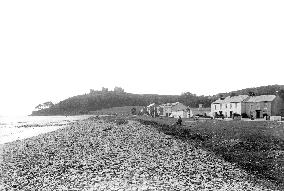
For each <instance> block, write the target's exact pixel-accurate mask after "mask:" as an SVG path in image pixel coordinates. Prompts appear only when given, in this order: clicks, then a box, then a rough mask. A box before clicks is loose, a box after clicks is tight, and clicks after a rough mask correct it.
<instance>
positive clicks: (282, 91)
mask: <svg viewBox="0 0 284 191" xmlns="http://www.w3.org/2000/svg"><path fill="white" fill-rule="evenodd" d="M278 95H279V97H281V98H282V99H283V100H284V89H281V90H279V91H278Z"/></svg>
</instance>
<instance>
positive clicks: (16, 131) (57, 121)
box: [0, 115, 90, 144]
mask: <svg viewBox="0 0 284 191" xmlns="http://www.w3.org/2000/svg"><path fill="white" fill-rule="evenodd" d="M88 117H90V116H89V115H80V116H7V117H3V116H0V144H4V143H8V142H12V141H16V140H21V139H25V138H29V137H32V136H37V135H39V134H42V133H47V132H50V131H55V130H57V129H59V128H64V127H66V126H67V125H68V124H70V123H72V122H76V121H78V120H82V119H86V118H88Z"/></svg>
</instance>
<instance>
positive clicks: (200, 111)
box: [188, 104, 211, 117]
mask: <svg viewBox="0 0 284 191" xmlns="http://www.w3.org/2000/svg"><path fill="white" fill-rule="evenodd" d="M188 111H189V116H190V117H194V116H200V115H202V116H211V108H210V107H203V105H202V104H199V107H198V108H189V109H188Z"/></svg>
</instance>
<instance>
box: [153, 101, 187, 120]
mask: <svg viewBox="0 0 284 191" xmlns="http://www.w3.org/2000/svg"><path fill="white" fill-rule="evenodd" d="M158 114H159V115H160V116H165V117H174V118H178V117H179V116H180V117H182V118H188V117H189V113H188V110H187V107H186V106H185V105H183V104H182V103H180V102H175V103H166V104H162V105H160V106H159V107H158Z"/></svg>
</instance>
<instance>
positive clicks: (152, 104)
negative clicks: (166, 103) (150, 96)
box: [147, 103, 156, 107]
mask: <svg viewBox="0 0 284 191" xmlns="http://www.w3.org/2000/svg"><path fill="white" fill-rule="evenodd" d="M155 105H156V104H155V103H151V104H150V105H148V106H147V107H152V106H155Z"/></svg>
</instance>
